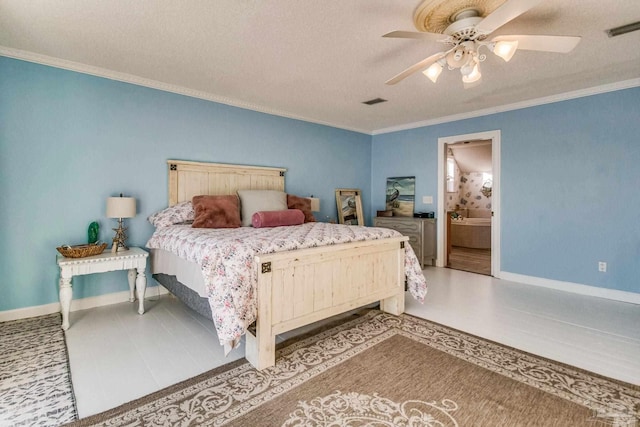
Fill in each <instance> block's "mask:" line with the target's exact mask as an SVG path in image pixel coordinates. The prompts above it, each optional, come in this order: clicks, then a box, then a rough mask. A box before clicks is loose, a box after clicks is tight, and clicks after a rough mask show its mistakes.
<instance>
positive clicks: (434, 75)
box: [422, 62, 442, 83]
mask: <svg viewBox="0 0 640 427" xmlns="http://www.w3.org/2000/svg"><path fill="white" fill-rule="evenodd" d="M440 73H442V65H440V63H438V62H434V63H433V64H431V66H430V67H429V68H427V69H426V70H424V71H423V72H422V74H424V75H425V76H427V77H429V80H431V81H432V82H434V83H435V82H436V80H438V76H439V75H440Z"/></svg>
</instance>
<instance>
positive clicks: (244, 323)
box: [147, 160, 426, 370]
mask: <svg viewBox="0 0 640 427" xmlns="http://www.w3.org/2000/svg"><path fill="white" fill-rule="evenodd" d="M168 170H169V179H168V183H169V206H174V205H175V206H179V205H180V204H185V202H188V201H190V200H191V199H192V198H193V197H194V196H198V195H235V194H236V192H237V191H238V190H271V191H279V192H284V190H285V172H286V169H283V168H273V167H257V166H243V165H226V164H216V163H202V162H190V161H179V160H169V161H168ZM204 233H205V234H208V235H209V236H208V237H207V239H210V238H211V235H213V236H214V240H215V241H216V243H215V244H216V245H217V244H222V242H223V241H224V240H225V239H227V240H228V241H229V242H232V246H233V245H236V243H237V242H240V241H243V242H244V241H245V240H246V241H247V242H248V238H249V237H248V236H249V235H250V234H256V235H257V236H262V237H259V239H262V240H260V242H262V243H260V244H259V245H258V244H255V245H254V244H249V243H247V246H249V248H247V249H245V248H243V247H241V245H240V244H239V243H238V244H237V245H236V246H233V248H232V249H229V250H228V251H230V252H243V254H244V255H245V258H244V259H245V261H243V262H239V264H242V263H244V264H250V265H247V266H246V267H247V268H248V269H249V270H247V271H250V273H248V274H245V273H231V268H230V265H227V264H225V262H226V259H222V258H224V257H216V256H214V255H213V254H210V253H209V252H207V251H208V250H209V249H206V250H205V249H204V243H202V242H203V241H204V237H200V236H201V233H200V231H197V230H196V229H192V228H191V226H190V225H188V224H176V225H173V226H171V227H164V228H159V229H156V232H154V235H153V236H152V237H151V239H150V240H149V242H148V243H147V247H149V248H150V250H151V271H152V273H153V274H154V277H155V278H156V279H157V280H158V281H159V282H160V283H161V284H163V286H165V287H166V288H168V289H169V290H170V291H171V292H172V293H174V294H176V295H177V296H178V297H179V298H180V299H182V300H183V301H184V302H185V303H186V304H187V305H188V306H190V307H191V308H194V309H195V310H196V311H198V312H200V313H201V314H203V315H205V316H208V317H211V318H212V319H213V321H214V323H215V324H216V330H217V331H218V335H219V338H220V340H221V344H223V345H225V348H226V349H230V348H232V347H233V346H235V345H237V343H238V342H239V337H240V335H242V334H243V333H244V334H245V336H246V341H245V356H246V358H247V360H248V361H249V362H250V363H251V364H252V365H253V366H255V367H256V368H257V369H259V370H262V369H265V368H267V367H269V366H273V365H274V364H275V337H276V335H278V334H281V333H283V332H287V331H290V330H293V329H296V328H299V327H301V326H304V325H307V324H310V323H313V322H316V321H319V320H322V319H326V318H329V317H331V316H334V315H337V314H340V313H344V312H347V311H349V310H353V309H356V308H358V307H362V306H365V305H368V304H371V303H374V302H377V301H379V302H380V309H381V310H383V311H385V312H388V313H391V314H394V315H399V314H401V313H402V312H403V311H404V297H405V285H407V286H408V288H409V290H410V291H411V293H412V294H413V296H414V297H416V298H417V299H418V300H422V299H423V298H424V295H425V294H426V282H425V281H424V276H423V275H422V272H421V270H420V268H419V264H418V261H417V258H415V255H414V254H413V252H412V250H411V247H410V245H408V244H406V242H407V238H406V237H405V236H402V235H400V234H399V233H397V232H395V231H393V230H388V229H376V228H372V227H358V226H347V225H339V224H326V223H305V224H302V225H295V226H290V227H273V228H272V229H270V230H267V229H264V228H261V229H253V228H252V227H240V228H239V229H233V230H229V229H227V230H222V229H220V230H206V231H204ZM232 233H240V234H239V235H237V234H232ZM265 233H274V234H273V235H271V234H265ZM314 233H319V234H317V235H318V236H322V238H319V240H318V241H313V238H312V239H311V242H310V243H304V238H306V237H303V236H307V235H310V236H314ZM285 235H286V236H288V237H287V239H289V240H284V239H285V237H283V236H285ZM238 236H240V237H238ZM297 236H301V237H300V238H297ZM342 236H346V237H342ZM189 239H194V240H193V241H191V242H190V243H187V242H188V241H189ZM347 239H355V240H353V241H348V242H347ZM371 239H373V240H371ZM320 240H322V241H320ZM290 241H291V242H294V243H295V244H294V243H291V244H290V243H289V242H290ZM325 241H326V242H325ZM167 242H168V243H167ZM278 242H280V243H278ZM301 242H303V243H301ZM327 242H329V244H327ZM178 243H180V245H182V246H180V245H179V244H178ZM305 245H306V246H305ZM180 247H182V249H180ZM185 248H186V249H185ZM291 248H295V249H291ZM225 250H226V249H225ZM212 259H216V260H218V261H217V263H214V262H213V261H211V260H212ZM212 264H213V265H212ZM221 270H224V271H223V273H221V272H220V271H221ZM232 275H235V276H233V277H236V276H237V277H238V279H237V280H235V281H234V280H229V283H224V282H225V280H226V278H227V277H229V278H231V276H232ZM247 275H248V276H250V280H248V281H250V282H251V285H250V286H249V285H247V286H245V285H244V281H246V280H245V279H246V277H245V276H247ZM242 278H244V279H242ZM223 279H225V280H223ZM221 289H230V291H229V292H228V295H227V294H225V295H224V297H222V296H221V295H220V294H221V293H222V292H225V291H221ZM241 299H245V300H247V301H250V303H249V306H248V308H247V309H246V311H245V312H243V313H242V315H240V314H235V313H236V312H235V311H234V310H238V307H239V306H242V304H239V303H238V300H241ZM214 300H215V301H216V302H215V303H214ZM207 303H208V304H207ZM211 307H213V309H211ZM229 316H237V318H238V319H241V320H240V321H236V323H237V324H238V326H237V327H235V328H234V330H233V331H230V330H228V329H231V328H228V329H225V328H224V327H223V326H222V327H221V325H222V324H224V322H225V321H227V320H229V319H228V317H229ZM254 320H255V323H254V322H253V321H254ZM234 325H235V324H234Z"/></svg>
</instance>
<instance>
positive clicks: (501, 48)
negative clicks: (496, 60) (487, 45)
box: [493, 40, 518, 62]
mask: <svg viewBox="0 0 640 427" xmlns="http://www.w3.org/2000/svg"><path fill="white" fill-rule="evenodd" d="M516 50H518V41H517V40H514V41H506V40H502V41H499V42H497V43H496V44H495V46H494V47H493V53H495V54H496V55H497V56H499V57H500V58H502V59H504V61H505V62H509V60H511V58H513V55H514V54H515V53H516Z"/></svg>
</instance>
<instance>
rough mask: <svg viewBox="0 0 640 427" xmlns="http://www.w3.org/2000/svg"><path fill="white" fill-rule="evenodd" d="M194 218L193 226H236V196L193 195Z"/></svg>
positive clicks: (238, 218) (238, 219)
mask: <svg viewBox="0 0 640 427" xmlns="http://www.w3.org/2000/svg"><path fill="white" fill-rule="evenodd" d="M192 202H193V210H194V211H195V219H194V220H193V224H192V225H191V227H193V228H238V227H240V226H241V225H242V221H240V204H239V202H238V196H236V195H233V196H194V197H193V199H192Z"/></svg>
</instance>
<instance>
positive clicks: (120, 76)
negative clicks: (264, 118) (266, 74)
mask: <svg viewBox="0 0 640 427" xmlns="http://www.w3.org/2000/svg"><path fill="white" fill-rule="evenodd" d="M0 56H6V57H8V58H13V59H19V60H22V61H27V62H33V63H36V64H41V65H47V66H50V67H54V68H61V69H63V70H69V71H75V72H77V73H82V74H88V75H91V76H96V77H102V78H106V79H109V80H116V81H119V82H124V83H130V84H134V85H137V86H144V87H148V88H151V89H157V90H161V91H164V92H171V93H176V94H178V95H184V96H189V97H191V98H198V99H204V100H205V101H211V102H216V103H218V104H225V105H229V106H231V107H237V108H242V109H244V110H251V111H256V112H259V113H265V114H270V115H272V116H280V117H284V118H287V119H293V120H300V121H303V122H309V123H315V124H318V125H323V126H329V127H332V128H338V129H344V130H348V131H352V132H358V133H363V134H366V135H371V132H370V131H367V130H363V129H358V128H350V127H345V126H340V125H336V124H333V123H327V122H323V121H320V120H314V119H310V118H308V117H304V116H298V115H295V114H292V113H289V112H286V111H280V110H275V109H272V108H268V107H264V106H262V105H257V104H252V103H249V102H243V101H238V100H236V99H231V98H227V97H224V96H219V95H215V94H212V93H209V92H204V91H199V90H194V89H189V88H186V87H182V86H178V85H173V84H170V83H163V82H160V81H157V80H152V79H146V78H143V77H138V76H135V75H133V74H127V73H120V72H118V71H113V70H108V69H106V68H100V67H94V66H91V65H86V64H81V63H79V62H73V61H67V60H66V59H60V58H54V57H51V56H47V55H40V54H38V53H33V52H28V51H24V50H20V49H13V48H9V47H6V46H0Z"/></svg>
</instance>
